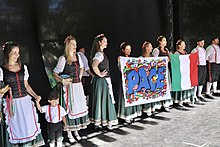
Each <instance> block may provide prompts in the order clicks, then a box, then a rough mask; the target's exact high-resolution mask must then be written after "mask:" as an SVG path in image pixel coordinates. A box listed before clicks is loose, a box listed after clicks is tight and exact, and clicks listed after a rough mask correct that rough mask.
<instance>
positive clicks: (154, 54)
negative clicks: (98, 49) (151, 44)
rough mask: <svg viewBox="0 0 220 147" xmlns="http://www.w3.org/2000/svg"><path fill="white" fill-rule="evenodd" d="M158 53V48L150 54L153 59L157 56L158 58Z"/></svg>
mask: <svg viewBox="0 0 220 147" xmlns="http://www.w3.org/2000/svg"><path fill="white" fill-rule="evenodd" d="M159 53H160V51H159V49H158V48H155V49H154V50H153V52H152V55H153V56H154V57H158V56H159Z"/></svg>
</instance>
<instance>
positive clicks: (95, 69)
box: [92, 59, 107, 77]
mask: <svg viewBox="0 0 220 147" xmlns="http://www.w3.org/2000/svg"><path fill="white" fill-rule="evenodd" d="M99 63H100V62H99V61H98V60H97V59H94V60H93V62H92V69H93V71H94V72H95V73H96V75H98V76H99V77H105V76H106V75H107V71H106V70H104V71H102V72H100V70H99V68H98V65H99Z"/></svg>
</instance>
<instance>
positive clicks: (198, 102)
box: [194, 101, 205, 105]
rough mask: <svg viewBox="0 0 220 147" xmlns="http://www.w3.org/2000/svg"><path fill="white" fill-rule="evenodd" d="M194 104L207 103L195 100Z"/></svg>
mask: <svg viewBox="0 0 220 147" xmlns="http://www.w3.org/2000/svg"><path fill="white" fill-rule="evenodd" d="M194 104H196V105H205V104H204V103H202V102H201V101H195V102H194Z"/></svg>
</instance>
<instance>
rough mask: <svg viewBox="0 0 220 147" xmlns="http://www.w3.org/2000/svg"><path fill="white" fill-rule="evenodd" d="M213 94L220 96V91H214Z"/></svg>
mask: <svg viewBox="0 0 220 147" xmlns="http://www.w3.org/2000/svg"><path fill="white" fill-rule="evenodd" d="M212 95H213V96H217V97H219V96H220V93H218V92H213V93H212Z"/></svg>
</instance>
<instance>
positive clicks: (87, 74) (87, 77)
mask: <svg viewBox="0 0 220 147" xmlns="http://www.w3.org/2000/svg"><path fill="white" fill-rule="evenodd" d="M77 53H78V55H80V57H81V59H82V62H83V68H84V72H83V76H82V84H83V88H84V93H85V96H88V95H89V93H90V90H89V89H90V88H91V85H90V81H91V77H93V76H94V74H93V73H92V72H91V71H90V68H89V64H88V59H87V58H86V56H85V48H83V47H80V48H79V51H78V52H77Z"/></svg>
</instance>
